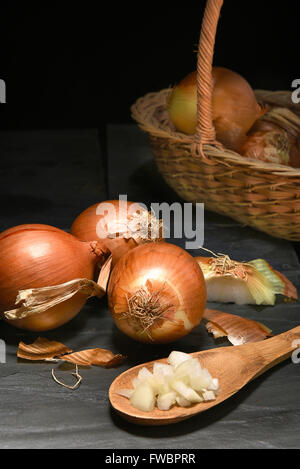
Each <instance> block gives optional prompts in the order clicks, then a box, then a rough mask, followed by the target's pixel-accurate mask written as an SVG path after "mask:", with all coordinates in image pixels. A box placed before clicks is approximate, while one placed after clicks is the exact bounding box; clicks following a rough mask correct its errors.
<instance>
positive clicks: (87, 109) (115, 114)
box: [0, 0, 300, 129]
mask: <svg viewBox="0 0 300 469" xmlns="http://www.w3.org/2000/svg"><path fill="white" fill-rule="evenodd" d="M298 3H299V2H298V1H296V0H288V1H286V2H273V1H270V0H264V1H258V0H251V1H250V0H243V1H240V0H225V2H224V6H223V9H222V15H221V20H220V23H219V28H218V34H217V42H216V49H215V64H216V65H222V66H226V67H228V68H232V69H234V70H236V71H237V72H239V73H241V74H242V75H244V76H245V78H247V79H248V81H249V82H250V84H251V85H252V86H253V87H254V88H265V89H270V90H276V89H290V88H291V83H292V81H293V80H294V79H295V78H299V77H300V70H299V68H300V61H299V47H298V44H299V18H300V15H299V12H300V8H299V6H297V5H298ZM204 4H205V2H204V0H202V1H199V2H195V3H194V4H193V3H191V2H186V3H185V4H182V6H181V7H174V6H173V5H172V4H164V5H165V6H164V7H162V5H161V4H160V3H153V2H147V3H144V2H142V3H138V4H135V3H133V2H132V3H131V2H126V3H123V4H122V5H121V4H119V2H115V3H114V5H111V6H104V3H103V2H97V3H96V2H95V3H94V2H80V3H78V4H77V3H76V4H74V3H73V2H72V3H71V2H68V3H67V2H63V3H62V2H61V3H55V2H49V3H44V2H43V3H42V2H41V3H28V2H22V3H21V2H9V3H8V2H7V4H5V5H3V6H2V7H1V11H0V16H1V28H0V41H1V42H0V78H2V79H4V80H5V81H6V86H7V103H6V104H5V105H0V129H6V128H12V129H14V128H17V129H22V128H25V129H26V128H89V127H96V128H100V127H103V126H104V125H105V124H106V123H108V122H113V123H115V122H130V111H129V108H130V105H131V104H132V103H133V102H134V101H135V100H136V99H137V98H138V97H139V96H141V95H143V94H145V93H147V92H150V91H157V90H159V89H162V88H165V87H168V86H169V85H172V84H174V83H175V82H176V81H178V80H180V79H181V78H182V77H183V76H185V75H186V74H187V73H189V72H190V71H191V70H193V69H195V66H196V53H195V50H196V46H197V42H198V38H199V33H200V27H201V21H202V16H203V10H204Z"/></svg>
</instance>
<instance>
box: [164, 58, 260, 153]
mask: <svg viewBox="0 0 300 469" xmlns="http://www.w3.org/2000/svg"><path fill="white" fill-rule="evenodd" d="M212 80H213V98H212V110H213V124H214V127H215V129H216V137H217V140H218V141H219V142H221V143H222V144H223V145H224V146H225V147H226V148H229V149H231V150H235V151H237V150H238V149H239V147H240V145H241V144H242V143H243V141H244V139H245V136H246V133H247V132H248V131H249V129H250V128H251V127H252V125H253V124H254V122H255V121H256V120H257V119H259V117H261V116H262V115H263V114H264V112H265V110H264V109H263V108H262V107H261V106H260V105H259V104H258V103H257V101H256V97H255V94H254V92H253V90H252V88H251V86H250V85H249V83H248V82H247V81H246V80H245V79H244V78H243V77H242V76H241V75H239V74H238V73H235V72H233V71H232V70H229V69H227V68H223V67H213V69H212ZM168 109H169V115H170V119H171V121H172V122H173V124H174V125H175V127H176V129H177V130H179V131H180V132H183V133H186V134H194V133H195V130H196V125H197V74H196V72H192V73H190V74H189V75H188V76H187V77H185V78H184V79H183V80H182V81H181V82H180V83H179V84H178V85H177V86H175V87H174V89H173V91H172V94H171V97H170V100H169V103H168Z"/></svg>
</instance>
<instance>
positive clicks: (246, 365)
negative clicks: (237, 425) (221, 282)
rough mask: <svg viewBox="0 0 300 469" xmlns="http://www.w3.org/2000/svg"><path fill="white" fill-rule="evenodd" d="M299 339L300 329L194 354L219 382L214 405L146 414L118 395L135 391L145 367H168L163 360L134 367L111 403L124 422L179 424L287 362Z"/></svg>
mask: <svg viewBox="0 0 300 469" xmlns="http://www.w3.org/2000/svg"><path fill="white" fill-rule="evenodd" d="M297 339H300V327H296V328H295V329H292V330H290V331H288V332H285V333H283V334H280V335H278V336H275V337H272V338H271V339H267V340H264V341H261V342H255V343H248V344H244V345H239V346H235V347H218V348H215V349H211V350H204V351H201V352H194V353H191V354H190V355H191V357H192V358H197V359H199V361H200V364H201V366H202V368H207V369H208V371H209V372H210V373H211V375H212V376H213V377H214V378H218V379H219V387H220V392H219V394H218V395H217V396H216V400H214V401H208V402H200V403H198V404H194V405H192V406H191V407H179V406H178V405H174V406H173V407H171V409H170V410H167V411H165V410H159V409H158V408H157V407H156V408H155V409H154V410H153V411H151V412H143V411H141V410H138V409H136V408H135V407H133V406H132V405H131V403H130V400H129V399H127V398H126V397H123V396H120V395H119V394H118V391H119V390H120V389H131V388H133V384H132V381H133V379H134V378H136V377H137V375H138V372H139V370H140V369H141V368H142V367H146V368H148V369H149V371H152V369H153V365H154V363H167V359H166V358H163V359H161V360H155V361H152V362H149V363H145V364H142V365H138V366H135V367H133V368H130V369H129V370H127V371H125V372H124V373H122V374H121V375H119V376H118V377H117V378H116V379H115V380H114V381H113V383H112V384H111V386H110V389H109V399H110V403H111V405H112V407H113V408H114V409H115V410H116V411H117V412H118V413H119V414H120V415H121V416H122V417H123V418H125V419H126V420H128V421H130V422H133V423H136V424H140V425H167V424H171V423H176V422H180V421H182V420H185V419H188V418H190V417H192V416H194V415H196V414H199V413H201V412H204V411H205V410H208V409H210V408H212V407H214V406H216V405H218V404H220V403H221V402H223V401H225V400H226V399H228V398H229V397H231V396H232V395H233V394H235V393H237V392H238V391H239V390H240V389H241V388H243V387H244V386H245V385H246V384H247V383H248V382H249V381H251V380H253V379H255V378H256V377H257V376H259V375H261V374H262V373H264V372H265V371H267V370H268V369H270V368H272V367H273V366H275V365H276V364H277V363H280V362H282V361H283V360H285V359H287V358H288V357H289V356H290V355H291V353H292V352H293V350H295V348H296V347H297V346H296V344H295V341H296V340H297Z"/></svg>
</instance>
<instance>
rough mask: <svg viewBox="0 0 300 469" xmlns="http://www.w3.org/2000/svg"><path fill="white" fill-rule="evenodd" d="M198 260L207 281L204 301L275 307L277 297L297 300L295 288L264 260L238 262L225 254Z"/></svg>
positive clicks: (198, 258)
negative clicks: (205, 299)
mask: <svg viewBox="0 0 300 469" xmlns="http://www.w3.org/2000/svg"><path fill="white" fill-rule="evenodd" d="M214 256H215V257H197V258H196V260H197V262H198V263H199V265H200V267H201V269H202V271H203V274H204V278H205V282H206V287H207V300H208V301H217V302H220V303H236V304H239V305H245V304H256V305H274V304H275V302H276V295H282V296H284V297H285V298H287V299H293V300H297V299H298V294H297V290H296V288H295V287H294V285H293V284H292V283H291V282H290V281H289V280H288V279H287V278H286V277H285V276H284V275H283V274H281V273H280V272H278V271H276V270H274V269H273V268H272V267H271V265H270V264H269V263H268V262H267V261H265V260H264V259H255V260H253V261H250V262H238V261H234V260H232V259H230V257H229V256H227V255H224V254H219V255H214Z"/></svg>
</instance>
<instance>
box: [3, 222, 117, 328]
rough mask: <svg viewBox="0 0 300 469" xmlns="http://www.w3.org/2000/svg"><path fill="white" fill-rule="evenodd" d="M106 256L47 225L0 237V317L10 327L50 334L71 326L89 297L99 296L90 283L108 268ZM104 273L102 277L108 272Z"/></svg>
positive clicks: (100, 288) (99, 291)
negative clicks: (95, 275) (68, 325)
mask: <svg viewBox="0 0 300 469" xmlns="http://www.w3.org/2000/svg"><path fill="white" fill-rule="evenodd" d="M109 256H110V252H109V250H108V249H107V248H106V247H105V246H103V245H102V244H101V243H100V242H96V241H94V242H83V241H79V240H78V239H77V238H75V237H74V236H72V235H71V234H69V233H66V232H64V231H62V230H59V229H58V228H55V227H52V226H48V225H20V226H16V227H14V228H11V229H8V230H6V231H4V232H2V233H1V234H0V305H1V313H2V315H3V317H4V319H6V320H7V321H8V322H9V323H10V324H12V325H13V326H16V327H19V328H22V329H28V330H31V331H45V330H50V329H54V328H56V327H59V326H61V325H62V324H65V323H66V322H68V321H70V320H71V319H72V318H73V317H74V316H76V314H77V313H78V312H79V311H80V310H81V308H82V307H83V306H84V304H85V302H86V301H87V298H88V297H89V296H99V297H101V296H103V295H104V293H105V288H104V287H103V285H105V281H104V279H103V278H102V277H101V281H103V285H98V284H96V283H95V282H93V281H92V278H93V277H94V271H95V269H96V266H98V267H99V268H101V267H104V266H106V267H107V266H109V259H110V258H109ZM109 270H110V269H109V268H108V269H107V273H108V272H109Z"/></svg>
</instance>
